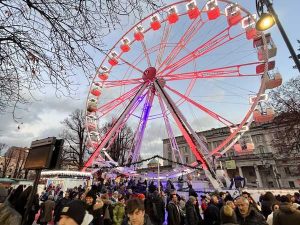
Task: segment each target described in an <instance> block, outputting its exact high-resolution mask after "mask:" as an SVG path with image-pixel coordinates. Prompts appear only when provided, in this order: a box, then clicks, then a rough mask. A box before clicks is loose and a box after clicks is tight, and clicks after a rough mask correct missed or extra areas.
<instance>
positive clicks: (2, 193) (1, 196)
mask: <svg viewBox="0 0 300 225" xmlns="http://www.w3.org/2000/svg"><path fill="white" fill-rule="evenodd" d="M7 195H8V191H7V189H6V188H5V187H4V185H2V184H0V203H3V202H4V201H5V199H6V197H7Z"/></svg>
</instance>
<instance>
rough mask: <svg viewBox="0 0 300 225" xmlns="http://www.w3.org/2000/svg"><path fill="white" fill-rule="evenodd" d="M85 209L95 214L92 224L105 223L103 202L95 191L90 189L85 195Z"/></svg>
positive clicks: (100, 224)
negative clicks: (98, 198)
mask: <svg viewBox="0 0 300 225" xmlns="http://www.w3.org/2000/svg"><path fill="white" fill-rule="evenodd" d="M85 209H86V211H87V212H88V213H89V214H90V215H92V216H93V220H92V222H91V225H104V222H103V202H102V201H101V200H97V196H96V194H95V192H94V191H89V192H87V193H86V196H85Z"/></svg>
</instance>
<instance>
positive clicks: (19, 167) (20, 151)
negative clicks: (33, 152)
mask: <svg viewBox="0 0 300 225" xmlns="http://www.w3.org/2000/svg"><path fill="white" fill-rule="evenodd" d="M27 155H28V152H27V151H25V149H24V148H17V149H15V150H14V153H13V157H14V159H15V162H14V164H15V168H14V173H13V175H12V177H15V178H21V176H22V171H23V170H24V165H25V161H26V158H27Z"/></svg>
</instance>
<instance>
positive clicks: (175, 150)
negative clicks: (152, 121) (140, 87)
mask: <svg viewBox="0 0 300 225" xmlns="http://www.w3.org/2000/svg"><path fill="white" fill-rule="evenodd" d="M157 97H158V101H159V105H160V108H161V111H162V115H163V118H164V122H165V126H166V130H167V133H168V137H169V140H170V144H171V150H172V155H173V157H172V158H173V161H174V162H175V161H176V155H178V156H179V159H180V162H181V163H184V162H183V159H182V155H181V153H180V151H179V147H178V144H177V141H176V138H175V135H174V132H173V130H172V127H171V124H170V121H169V118H168V115H167V111H166V108H165V106H164V103H163V100H162V99H161V97H160V96H159V95H158V96H157Z"/></svg>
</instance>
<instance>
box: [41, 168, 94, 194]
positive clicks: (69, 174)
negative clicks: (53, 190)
mask: <svg viewBox="0 0 300 225" xmlns="http://www.w3.org/2000/svg"><path fill="white" fill-rule="evenodd" d="M92 179H93V176H92V174H91V173H89V172H80V171H64V170H51V171H43V172H42V173H41V180H43V184H44V185H43V188H44V187H48V186H49V185H53V186H56V187H57V186H60V188H61V190H63V191H66V190H67V189H68V188H74V187H78V186H79V185H81V186H82V187H86V186H90V185H91V183H92ZM39 189H40V188H39Z"/></svg>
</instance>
